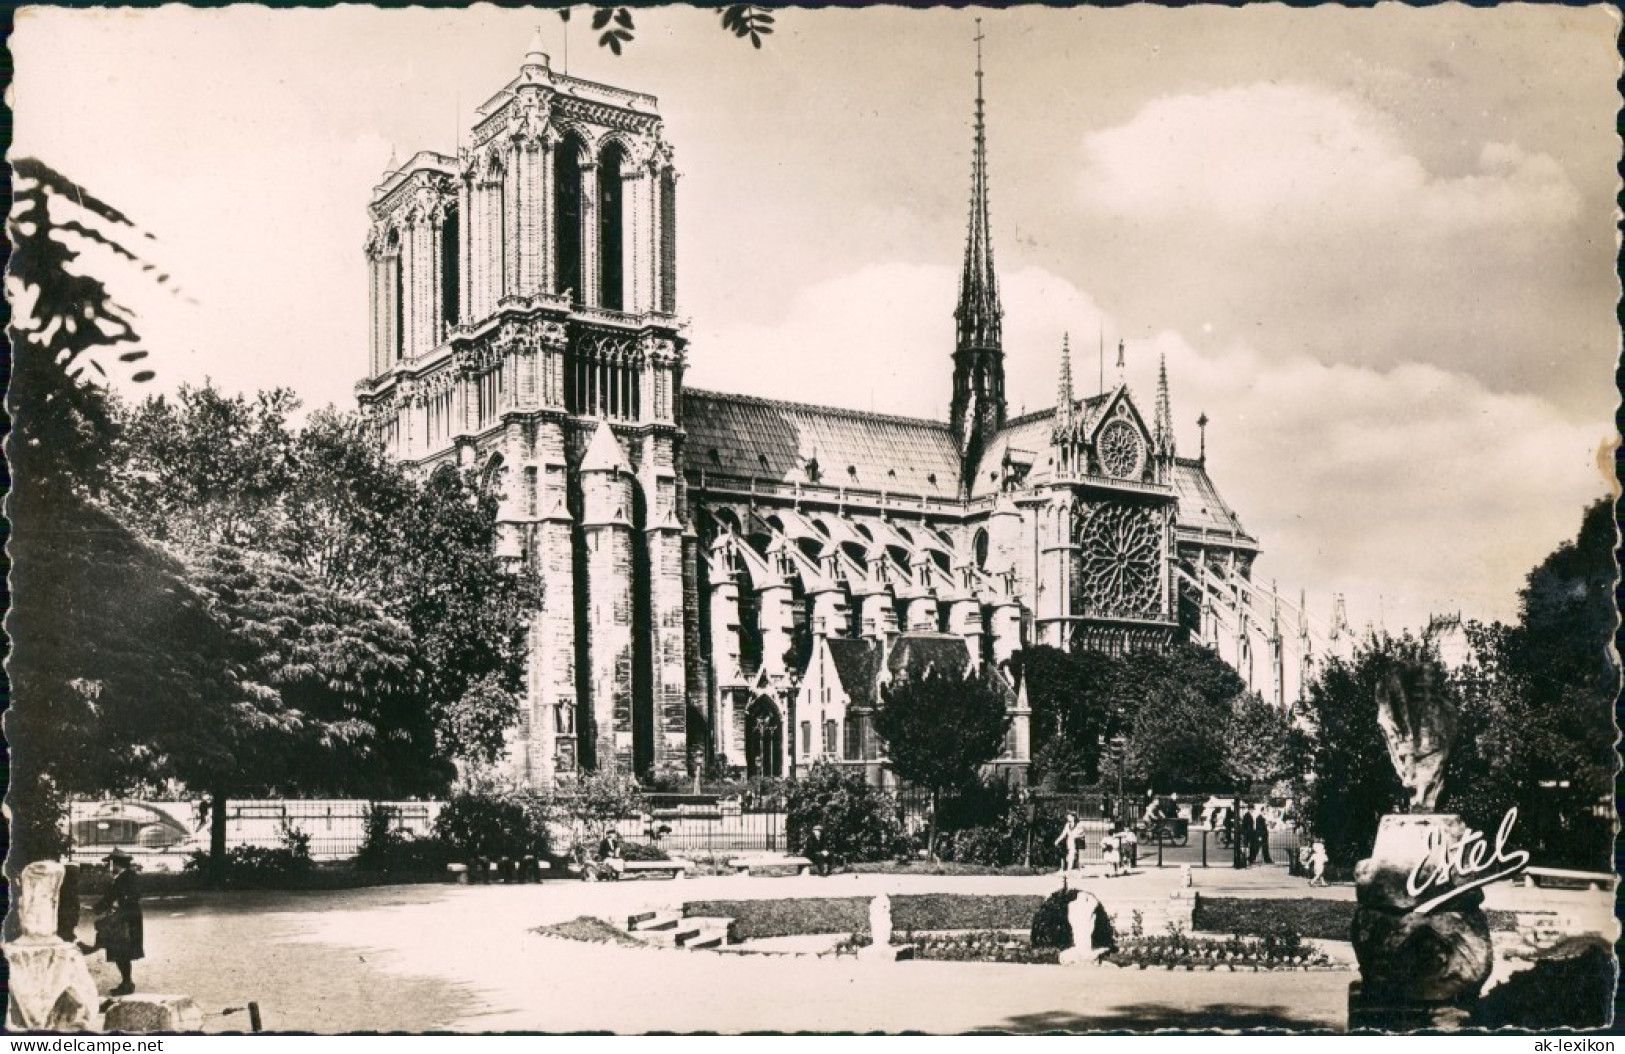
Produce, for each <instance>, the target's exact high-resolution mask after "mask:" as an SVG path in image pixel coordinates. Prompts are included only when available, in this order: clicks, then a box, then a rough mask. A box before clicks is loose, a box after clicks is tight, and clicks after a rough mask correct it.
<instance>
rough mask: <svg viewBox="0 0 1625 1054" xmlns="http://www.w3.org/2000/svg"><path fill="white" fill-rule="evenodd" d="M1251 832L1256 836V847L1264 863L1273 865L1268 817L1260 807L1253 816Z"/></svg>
mask: <svg viewBox="0 0 1625 1054" xmlns="http://www.w3.org/2000/svg"><path fill="white" fill-rule="evenodd" d="M1253 831H1254V832H1255V833H1256V834H1257V835H1258V846H1259V849H1260V851H1261V856H1262V858H1263V861H1264V863H1266V864H1273V863H1275V861H1274V860H1273V859H1271V858H1270V816H1269V813H1268V812H1266V811H1265V810H1264V809H1263V808H1262V807H1260V808H1259V809H1258V811H1257V812H1256V813H1255V814H1254V817H1253Z"/></svg>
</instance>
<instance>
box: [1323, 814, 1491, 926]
mask: <svg viewBox="0 0 1625 1054" xmlns="http://www.w3.org/2000/svg"><path fill="white" fill-rule="evenodd" d="M1467 834H1468V827H1467V824H1466V823H1465V822H1464V821H1463V820H1462V818H1461V817H1459V816H1452V815H1447V814H1441V813H1405V814H1391V815H1388V816H1384V817H1383V818H1382V822H1381V823H1380V824H1379V825H1378V827H1377V838H1376V842H1375V844H1373V845H1372V847H1371V856H1370V858H1369V859H1366V860H1361V861H1360V862H1359V863H1358V864H1356V865H1355V867H1354V886H1355V895H1356V896H1357V897H1358V898H1359V901H1360V903H1361V904H1363V905H1364V906H1366V907H1368V908H1380V909H1382V910H1385V911H1389V912H1394V913H1400V912H1406V911H1410V910H1412V909H1413V908H1415V907H1416V906H1417V905H1418V904H1420V903H1421V902H1422V901H1424V900H1430V899H1433V898H1434V897H1436V896H1438V895H1439V894H1442V893H1444V892H1446V891H1447V890H1449V889H1452V888H1454V885H1455V883H1449V884H1445V885H1438V886H1430V887H1429V888H1428V889H1426V890H1424V891H1423V892H1422V893H1421V895H1420V896H1418V895H1415V894H1412V893H1411V892H1410V890H1409V888H1408V886H1407V883H1408V882H1409V880H1410V876H1411V873H1412V871H1413V869H1415V868H1416V866H1417V864H1418V863H1420V862H1421V861H1423V860H1426V859H1428V858H1429V857H1430V856H1435V855H1436V853H1437V847H1439V846H1442V845H1450V844H1456V843H1459V842H1460V841H1461V840H1462V839H1464V838H1465V837H1466V836H1467ZM1422 877H1424V878H1426V877H1427V876H1426V875H1424V876H1422ZM1483 901H1484V894H1483V893H1482V892H1481V891H1479V890H1477V889H1472V890H1468V891H1466V892H1464V893H1462V894H1461V895H1460V896H1459V897H1457V898H1455V899H1454V900H1453V901H1452V907H1463V908H1476V907H1478V905H1479V904H1481V903H1483Z"/></svg>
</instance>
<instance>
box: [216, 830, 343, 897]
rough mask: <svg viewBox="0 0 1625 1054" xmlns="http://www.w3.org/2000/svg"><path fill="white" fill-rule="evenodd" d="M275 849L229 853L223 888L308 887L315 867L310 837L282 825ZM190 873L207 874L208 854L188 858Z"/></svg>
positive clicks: (251, 847)
mask: <svg viewBox="0 0 1625 1054" xmlns="http://www.w3.org/2000/svg"><path fill="white" fill-rule="evenodd" d="M278 841H279V842H280V843H281V844H280V845H278V846H276V847H275V848H268V847H266V846H262V845H239V846H234V847H233V848H231V849H228V850H226V856H225V861H224V864H225V866H224V867H223V868H222V869H221V871H220V876H219V879H220V885H221V886H223V887H224V888H226V889H297V888H300V887H301V886H303V885H305V884H306V882H307V881H308V880H309V878H310V873H311V870H312V868H313V867H314V866H315V863H314V861H312V860H311V857H310V835H308V834H306V833H305V832H304V831H301V830H300V829H299V828H297V827H295V826H293V825H292V824H290V823H288V821H287V820H283V821H282V825H281V827H280V828H279V829H278ZM185 868H186V870H187V871H191V872H196V873H201V874H208V873H209V871H210V864H209V854H208V853H206V852H203V851H201V850H197V851H194V852H193V853H192V854H191V856H189V857H187V860H186V864H185Z"/></svg>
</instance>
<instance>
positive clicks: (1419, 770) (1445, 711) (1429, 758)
mask: <svg viewBox="0 0 1625 1054" xmlns="http://www.w3.org/2000/svg"><path fill="white" fill-rule="evenodd" d="M1436 677H1437V673H1436V668H1435V666H1434V664H1433V663H1431V662H1428V661H1426V660H1423V661H1421V662H1415V663H1408V664H1407V663H1400V664H1397V665H1395V666H1394V667H1393V668H1391V669H1389V670H1388V672H1387V674H1386V675H1384V676H1383V678H1382V680H1381V681H1379V682H1378V683H1377V727H1379V728H1381V729H1382V738H1383V739H1384V740H1386V741H1387V744H1388V756H1389V757H1390V758H1391V759H1393V762H1394V771H1395V772H1397V773H1398V774H1399V781H1400V782H1401V783H1403V784H1404V785H1405V789H1406V790H1407V791H1409V792H1410V795H1411V804H1410V809H1411V812H1432V811H1433V810H1434V808H1435V807H1437V805H1438V803H1439V791H1440V790H1442V789H1443V787H1444V766H1445V762H1447V761H1448V760H1450V748H1451V746H1452V744H1453V742H1454V740H1455V738H1456V708H1455V707H1454V706H1453V705H1452V704H1451V702H1450V700H1449V699H1447V698H1445V697H1444V695H1442V694H1441V693H1440V692H1439V690H1438V683H1437V680H1436ZM1407 682H1409V683H1407Z"/></svg>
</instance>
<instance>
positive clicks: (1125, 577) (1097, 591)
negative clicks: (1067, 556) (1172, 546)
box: [1074, 503, 1162, 618]
mask: <svg viewBox="0 0 1625 1054" xmlns="http://www.w3.org/2000/svg"><path fill="white" fill-rule="evenodd" d="M1161 534H1162V532H1161V524H1160V523H1159V518H1158V516H1157V515H1156V514H1155V513H1154V512H1153V511H1152V510H1151V509H1150V508H1149V507H1147V506H1143V505H1126V504H1117V503H1103V504H1099V505H1096V506H1094V507H1093V508H1092V509H1086V510H1080V514H1079V516H1078V530H1077V538H1078V543H1079V545H1080V547H1081V549H1082V552H1081V553H1080V555H1079V558H1078V571H1079V574H1078V583H1077V591H1076V600H1075V602H1074V606H1075V608H1077V609H1078V610H1076V611H1074V614H1082V615H1105V616H1109V617H1117V618H1156V617H1157V616H1158V615H1159V614H1160V613H1161V603H1160V598H1161V587H1162V544H1161Z"/></svg>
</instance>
